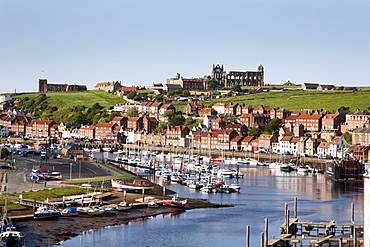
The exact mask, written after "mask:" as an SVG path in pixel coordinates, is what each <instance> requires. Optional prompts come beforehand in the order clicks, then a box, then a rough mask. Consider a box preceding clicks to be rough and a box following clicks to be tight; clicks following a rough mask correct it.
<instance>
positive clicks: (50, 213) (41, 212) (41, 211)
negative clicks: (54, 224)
mask: <svg viewBox="0 0 370 247" xmlns="http://www.w3.org/2000/svg"><path fill="white" fill-rule="evenodd" d="M59 216H60V212H59V211H58V210H54V209H49V208H48V207H46V206H42V207H39V208H38V209H37V210H36V212H35V213H34V214H33V218H34V219H35V220H38V219H51V218H57V217H59Z"/></svg>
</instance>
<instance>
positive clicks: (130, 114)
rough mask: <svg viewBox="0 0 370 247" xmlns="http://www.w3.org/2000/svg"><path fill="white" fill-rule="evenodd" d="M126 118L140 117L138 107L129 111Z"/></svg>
mask: <svg viewBox="0 0 370 247" xmlns="http://www.w3.org/2000/svg"><path fill="white" fill-rule="evenodd" d="M126 116H128V117H138V116H139V110H138V109H137V107H132V108H130V109H128V111H127V113H126Z"/></svg>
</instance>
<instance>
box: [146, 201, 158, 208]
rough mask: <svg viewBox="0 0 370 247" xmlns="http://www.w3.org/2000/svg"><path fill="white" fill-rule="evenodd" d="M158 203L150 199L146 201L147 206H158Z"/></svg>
mask: <svg viewBox="0 0 370 247" xmlns="http://www.w3.org/2000/svg"><path fill="white" fill-rule="evenodd" d="M158 207H159V204H158V203H156V202H155V201H150V202H148V208H158Z"/></svg>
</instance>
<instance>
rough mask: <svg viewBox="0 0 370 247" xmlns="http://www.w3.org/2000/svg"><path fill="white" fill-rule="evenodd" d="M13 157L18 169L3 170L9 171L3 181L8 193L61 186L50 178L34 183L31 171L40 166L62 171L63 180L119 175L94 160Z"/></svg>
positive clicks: (5, 190) (49, 169)
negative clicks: (78, 160) (76, 160)
mask: <svg viewBox="0 0 370 247" xmlns="http://www.w3.org/2000/svg"><path fill="white" fill-rule="evenodd" d="M13 158H14V159H15V161H16V162H15V166H16V168H17V169H15V170H12V171H9V172H8V170H2V172H7V179H6V180H4V181H3V192H6V193H14V192H18V193H21V192H23V191H31V190H40V189H44V188H55V187H60V186H61V181H51V180H50V181H39V182H38V183H34V182H33V181H32V179H31V171H32V169H39V168H40V167H45V168H46V169H47V170H48V171H58V172H61V174H62V176H63V178H62V181H69V180H74V179H80V178H81V179H86V178H94V177H105V176H112V175H114V176H117V174H116V173H115V172H113V171H111V170H109V169H107V168H105V167H102V166H100V165H98V164H96V163H93V162H90V163H89V162H75V161H73V160H71V159H49V160H40V156H34V157H32V156H30V157H20V156H18V155H15V156H14V157H13ZM45 182H46V183H45ZM63 186H65V184H63Z"/></svg>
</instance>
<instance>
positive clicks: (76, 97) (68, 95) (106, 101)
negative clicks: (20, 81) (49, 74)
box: [15, 90, 126, 107]
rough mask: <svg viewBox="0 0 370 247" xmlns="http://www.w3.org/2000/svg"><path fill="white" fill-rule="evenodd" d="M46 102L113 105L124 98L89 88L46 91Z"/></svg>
mask: <svg viewBox="0 0 370 247" xmlns="http://www.w3.org/2000/svg"><path fill="white" fill-rule="evenodd" d="M37 95H39V94H22V95H18V96H16V97H15V98H21V97H29V98H33V97H36V96H37ZM46 96H47V97H48V102H49V103H50V104H52V105H57V106H67V107H74V106H78V105H83V106H86V107H91V106H92V105H93V104H95V103H99V104H100V105H101V106H103V107H110V106H114V105H116V104H118V103H124V102H126V101H125V100H124V99H122V98H120V97H118V96H116V95H114V94H111V93H108V92H105V91H102V90H91V91H82V92H59V93H46Z"/></svg>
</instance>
